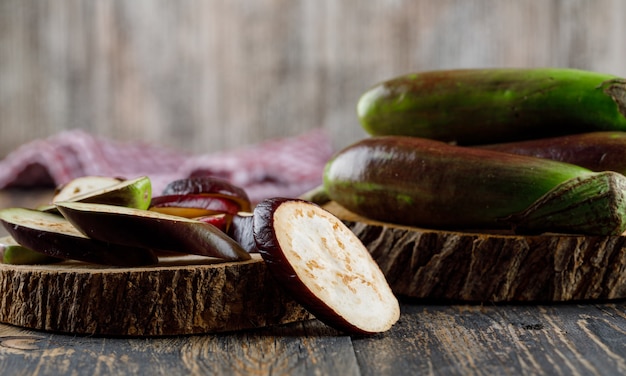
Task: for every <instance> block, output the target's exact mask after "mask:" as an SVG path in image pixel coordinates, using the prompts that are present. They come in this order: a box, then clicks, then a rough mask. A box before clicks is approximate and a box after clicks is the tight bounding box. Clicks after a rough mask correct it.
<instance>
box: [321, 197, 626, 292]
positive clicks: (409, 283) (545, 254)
mask: <svg viewBox="0 0 626 376" xmlns="http://www.w3.org/2000/svg"><path fill="white" fill-rule="evenodd" d="M325 208H326V209H327V210H329V211H331V212H332V213H334V214H335V215H336V216H338V217H339V218H341V219H342V220H343V221H344V223H346V224H347V225H348V227H349V228H350V229H351V230H352V231H353V232H354V233H355V234H356V235H357V236H358V237H359V238H360V239H361V241H362V242H363V243H364V244H365V246H366V247H367V248H368V249H369V251H370V253H371V254H372V255H373V257H374V259H375V260H376V261H377V262H378V264H379V265H380V267H381V269H382V270H383V273H384V274H385V275H386V277H387V280H388V282H389V284H390V286H391V288H392V289H393V291H394V292H395V293H396V294H397V295H401V296H405V297H410V298H416V299H424V300H434V301H452V302H454V301H457V302H481V303H483V302H493V303H497V302H563V301H588V300H593V301H599V300H609V299H621V298H626V237H625V236H578V235H571V236H570V235H559V234H549V235H537V236H517V235H511V234H508V235H507V234H503V233H500V234H498V233H478V232H471V231H468V232H451V231H437V230H430V229H422V228H415V227H406V226H398V225H393V224H389V223H382V222H376V221H372V220H369V219H366V218H363V217H359V216H357V215H355V214H353V213H351V212H349V211H348V210H346V209H345V208H343V207H341V206H339V205H338V204H336V203H334V202H330V203H328V204H326V205H325Z"/></svg>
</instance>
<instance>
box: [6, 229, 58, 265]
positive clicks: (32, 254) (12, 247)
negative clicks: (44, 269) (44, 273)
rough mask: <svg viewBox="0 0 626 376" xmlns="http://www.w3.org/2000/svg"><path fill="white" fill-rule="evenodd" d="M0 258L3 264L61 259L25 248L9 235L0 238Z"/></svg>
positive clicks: (22, 263) (48, 262)
mask: <svg viewBox="0 0 626 376" xmlns="http://www.w3.org/2000/svg"><path fill="white" fill-rule="evenodd" d="M0 260H1V262H2V263H3V264H13V265H39V264H53V263H56V262H61V261H63V259H60V258H58V257H51V256H48V255H46V254H43V253H41V252H37V251H33V250H32V249H30V248H26V247H24V246H23V245H20V244H18V242H16V241H15V239H13V238H12V237H10V236H5V237H2V238H0Z"/></svg>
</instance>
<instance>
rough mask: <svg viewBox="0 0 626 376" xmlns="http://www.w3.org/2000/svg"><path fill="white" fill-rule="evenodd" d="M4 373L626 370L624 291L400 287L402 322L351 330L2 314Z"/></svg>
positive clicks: (10, 201)
mask: <svg viewBox="0 0 626 376" xmlns="http://www.w3.org/2000/svg"><path fill="white" fill-rule="evenodd" d="M49 194H50V192H49V191H47V192H44V191H18V190H15V191H0V204H2V205H3V206H14V205H20V206H26V207H32V206H33V205H35V204H37V203H40V200H41V199H42V198H43V199H45V198H46V197H48V195H49ZM2 231H3V229H0V233H2ZM3 304H5V302H2V301H0V307H2V305H3ZM0 373H1V374H2V375H5V374H6V375H16V376H27V375H35V376H43V375H55V376H56V375H72V376H103V375H116V376H127V375H193V376H196V375H197V376H200V375H316V376H317V375H347V376H352V375H354V376H359V375H372V376H374V375H376V376H379V375H394V376H395V375H421V374H424V375H488V376H492V375H610V376H612V375H620V374H625V373H626V300H623V299H617V300H614V301H612V302H604V303H600V302H561V303H550V304H536V303H515V304H508V303H497V304H496V303H488V302H487V303H483V304H466V303H463V304H460V303H458V302H457V303H456V304H452V303H446V304H442V303H436V302H432V301H430V302H429V301H424V300H423V299H406V298H405V299H402V301H401V317H400V320H399V321H398V323H397V324H396V325H394V326H393V327H392V328H391V330H389V331H388V332H385V333H381V334H377V335H374V336H348V335H346V334H344V333H340V332H337V331H336V330H334V329H332V328H329V327H328V326H326V325H324V324H323V323H321V322H319V321H318V320H306V321H302V322H297V323H290V324H284V325H277V326H271V327H266V328H259V329H249V330H240V331H236V332H225V333H214V334H207V335H200V334H198V335H185V336H167V337H150V338H133V337H114V336H101V335H100V336H99V335H76V334H59V333H51V332H47V331H40V330H32V329H26V328H23V327H18V326H13V325H6V324H0Z"/></svg>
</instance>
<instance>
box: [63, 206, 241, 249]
mask: <svg viewBox="0 0 626 376" xmlns="http://www.w3.org/2000/svg"><path fill="white" fill-rule="evenodd" d="M56 205H57V208H58V209H59V211H60V212H61V214H63V216H64V217H65V218H66V219H67V220H68V221H69V222H70V223H71V224H72V225H74V226H75V227H76V228H77V229H78V230H79V231H80V232H82V233H83V234H84V235H86V236H88V237H90V238H92V239H97V240H101V241H110V242H114V243H117V244H123V245H126V246H130V247H146V248H150V249H153V250H155V251H168V252H179V253H186V254H195V255H200V256H208V257H217V258H221V259H224V260H229V261H240V260H249V259H250V255H249V254H248V252H246V251H245V250H244V249H243V248H242V247H241V246H240V245H239V244H238V243H237V242H235V241H234V240H233V239H231V238H230V237H229V236H228V235H226V234H225V233H224V232H222V231H220V230H219V229H218V228H217V227H215V226H213V225H211V224H209V223H206V222H201V221H197V220H194V219H189V218H185V217H178V216H173V215H167V214H162V213H158V212H155V211H150V210H139V209H133V208H126V207H121V206H114V205H104V204H89V203H82V202H58V203H56Z"/></svg>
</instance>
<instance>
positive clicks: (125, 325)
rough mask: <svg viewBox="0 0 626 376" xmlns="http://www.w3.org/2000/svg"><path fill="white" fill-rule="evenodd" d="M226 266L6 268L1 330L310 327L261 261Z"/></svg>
mask: <svg viewBox="0 0 626 376" xmlns="http://www.w3.org/2000/svg"><path fill="white" fill-rule="evenodd" d="M253 256H254V257H253V259H252V260H249V261H243V262H220V261H219V260H216V259H212V258H207V257H195V256H182V257H164V258H161V259H160V260H159V265H157V266H153V267H141V268H110V267H102V266H98V265H93V264H86V263H81V262H74V261H65V262H62V263H58V264H49V265H9V264H0V291H2V294H1V295H0V296H1V298H0V322H3V323H7V324H13V325H17V326H22V327H25V328H30V329H40V330H47V331H53V332H62V333H71V334H90V335H109V336H137V337H145V336H166V335H184V334H199V333H200V334H206V333H216V332H224V331H235V330H242V329H250V328H259V327H264V326H271V325H276V324H283V323H287V322H294V321H301V320H308V319H311V318H312V316H311V315H310V314H309V313H308V312H307V311H306V310H305V309H304V308H302V307H301V306H300V305H299V304H297V303H296V302H295V301H294V300H293V299H292V298H291V297H290V296H289V295H288V294H287V293H286V292H285V291H284V290H283V289H282V287H281V286H280V285H279V284H277V283H276V282H275V280H274V278H273V277H272V275H271V273H269V271H268V270H267V268H266V266H265V263H264V262H263V260H262V259H261V257H260V256H259V255H258V254H256V255H253Z"/></svg>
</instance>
